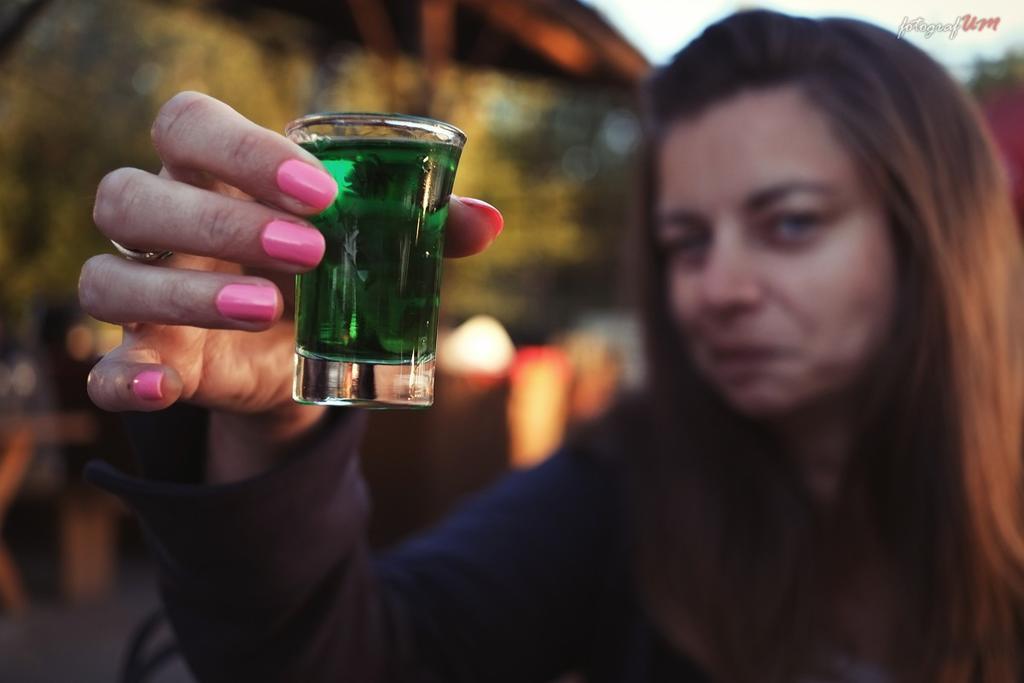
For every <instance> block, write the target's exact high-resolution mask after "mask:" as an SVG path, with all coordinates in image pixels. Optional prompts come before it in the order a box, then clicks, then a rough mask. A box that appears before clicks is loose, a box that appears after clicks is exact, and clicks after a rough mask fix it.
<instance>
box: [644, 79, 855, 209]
mask: <svg viewBox="0 0 1024 683" xmlns="http://www.w3.org/2000/svg"><path fill="white" fill-rule="evenodd" d="M657 170H658V187H659V195H660V196H659V203H662V204H664V203H666V202H667V203H670V204H677V203H680V204H685V205H688V206H693V207H695V208H699V207H701V206H704V207H705V208H710V206H713V205H718V204H723V203H724V204H739V203H744V202H746V201H747V200H748V199H749V198H750V197H751V195H752V194H755V193H758V192H761V191H764V190H765V189H767V188H770V187H774V186H779V185H783V184H792V183H806V184H824V185H829V186H832V187H834V188H836V189H837V190H839V191H841V192H851V191H856V190H857V189H859V188H858V187H857V185H858V177H857V173H856V172H855V168H854V164H853V161H852V159H851V158H850V155H849V153H848V152H847V151H846V149H845V148H844V146H843V145H842V144H841V142H840V140H839V139H838V137H837V136H836V135H835V134H834V132H833V130H832V128H831V126H830V124H829V122H828V120H827V119H826V117H825V115H824V114H823V113H822V112H821V111H820V110H819V109H818V108H817V107H816V106H814V105H813V104H811V102H810V101H809V100H808V99H807V98H806V97H805V96H804V95H803V93H802V92H801V91H800V90H799V89H798V88H797V87H796V86H779V87H775V88H771V89H760V90H754V91H745V92H741V93H739V94H737V95H735V96H733V97H730V98H729V99H727V100H724V101H722V102H721V103H718V104H715V105H712V106H711V107H709V108H707V109H706V110H704V111H703V112H701V114H700V115H698V116H696V117H694V118H692V119H684V120H681V121H678V122H676V123H674V124H672V125H671V126H669V128H668V129H667V131H666V134H665V135H664V137H663V138H662V141H661V144H660V145H659V146H658V150H657Z"/></svg>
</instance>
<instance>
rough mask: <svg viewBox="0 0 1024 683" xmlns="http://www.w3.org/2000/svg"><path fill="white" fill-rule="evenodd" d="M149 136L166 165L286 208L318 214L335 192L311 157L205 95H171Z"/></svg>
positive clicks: (194, 93)
mask: <svg viewBox="0 0 1024 683" xmlns="http://www.w3.org/2000/svg"><path fill="white" fill-rule="evenodd" d="M152 137H153V146H154V147H155V148H156V151H157V154H159V155H160V159H161V160H162V161H163V162H164V165H165V166H167V167H168V168H169V169H180V170H184V171H192V172H196V171H198V172H200V173H206V174H210V175H212V176H214V177H216V178H218V179H219V180H221V181H223V182H225V183H227V184H229V185H232V186H233V187H236V188H238V189H239V190H242V191H243V192H245V193H246V194H248V195H250V196H251V197H253V198H255V199H256V200H258V201H262V202H265V203H268V204H271V205H273V206H276V207H278V208H281V209H284V210H285V211H288V212H289V213H293V214H300V215H302V214H311V213H318V212H320V211H322V210H324V209H325V208H327V207H328V206H330V204H331V202H333V201H334V198H335V196H336V195H337V194H338V184H337V183H336V182H335V181H334V178H332V177H331V175H330V174H329V173H328V172H327V171H326V170H324V167H323V164H321V163H320V161H319V160H318V159H317V158H316V157H315V156H313V155H312V154H310V153H309V152H307V151H306V150H304V149H302V147H300V146H299V145H297V144H295V143H294V142H292V141H291V140H289V139H288V138H286V137H284V136H283V135H280V134H278V133H275V132H274V131H272V130H268V129H267V128H263V127H262V126H258V125H256V124H255V123H253V122H252V121H250V120H248V119H247V118H245V117H244V116H242V115H241V114H239V113H238V112H237V111H235V110H234V109H232V108H231V107H229V106H228V105H226V104H224V103H223V102H221V101H219V100H216V99H214V98H212V97H210V96H209V95H204V94H202V93H198V92H191V91H186V92H181V93H178V94H177V95H175V96H174V97H172V98H171V99H169V100H168V101H167V102H166V103H165V104H164V105H163V107H161V108H160V113H159V114H157V117H156V120H155V121H154V122H153V129H152Z"/></svg>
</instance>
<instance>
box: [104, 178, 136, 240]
mask: <svg viewBox="0 0 1024 683" xmlns="http://www.w3.org/2000/svg"><path fill="white" fill-rule="evenodd" d="M142 173H143V171H140V170H138V169H136V168H118V169H115V170H113V171H111V172H110V173H108V174H106V175H105V176H103V179H102V180H100V184H99V186H98V187H97V188H96V203H95V205H94V206H93V221H94V222H95V223H96V225H97V226H99V227H100V228H105V229H107V230H108V231H109V230H111V229H113V230H115V231H117V232H119V233H120V232H121V231H120V230H118V229H119V228H123V227H124V226H125V225H127V224H128V222H129V220H130V217H131V212H132V209H133V208H134V206H135V202H136V201H137V200H138V198H139V196H140V195H141V193H142V187H141V180H142V179H141V174H142Z"/></svg>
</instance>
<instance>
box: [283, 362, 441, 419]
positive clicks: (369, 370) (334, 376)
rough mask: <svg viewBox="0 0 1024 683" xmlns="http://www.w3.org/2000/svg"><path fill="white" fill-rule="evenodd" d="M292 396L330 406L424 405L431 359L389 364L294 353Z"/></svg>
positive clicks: (429, 396)
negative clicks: (339, 359)
mask: <svg viewBox="0 0 1024 683" xmlns="http://www.w3.org/2000/svg"><path fill="white" fill-rule="evenodd" d="M292 398H293V399H295V400H296V401H298V402H299V403H315V404H318V405H331V406H360V407H362V408H426V407H428V406H430V405H431V404H433V402H434V359H433V358H431V359H430V360H425V361H421V362H419V363H417V364H415V365H413V364H409V363H405V364H396V365H389V364H384V363H360V362H354V361H338V360H328V359H326V358H316V357H311V356H304V355H302V354H301V353H296V354H295V380H294V382H293V383H292Z"/></svg>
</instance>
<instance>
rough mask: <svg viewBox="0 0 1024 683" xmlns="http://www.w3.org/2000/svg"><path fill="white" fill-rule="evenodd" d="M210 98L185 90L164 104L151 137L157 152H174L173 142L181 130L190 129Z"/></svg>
mask: <svg viewBox="0 0 1024 683" xmlns="http://www.w3.org/2000/svg"><path fill="white" fill-rule="evenodd" d="M209 100H210V97H209V96H208V95H204V94H202V93H199V92H195V91H194V90H183V91H182V92H179V93H178V94H176V95H174V96H173V97H172V98H171V99H169V100H167V101H166V102H164V104H163V106H161V107H160V111H159V112H157V115H156V118H155V119H154V120H153V127H152V128H151V129H150V137H151V138H152V140H153V146H154V147H156V149H157V151H159V152H161V155H163V153H164V152H172V151H173V148H174V146H173V144H171V143H172V141H173V139H174V136H175V135H177V134H178V133H179V131H180V130H181V129H183V128H184V129H186V130H187V129H188V128H189V126H190V125H191V124H192V123H194V121H195V120H196V119H198V118H199V117H200V116H201V115H202V111H203V110H204V109H205V108H206V107H207V106H208V105H209Z"/></svg>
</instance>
